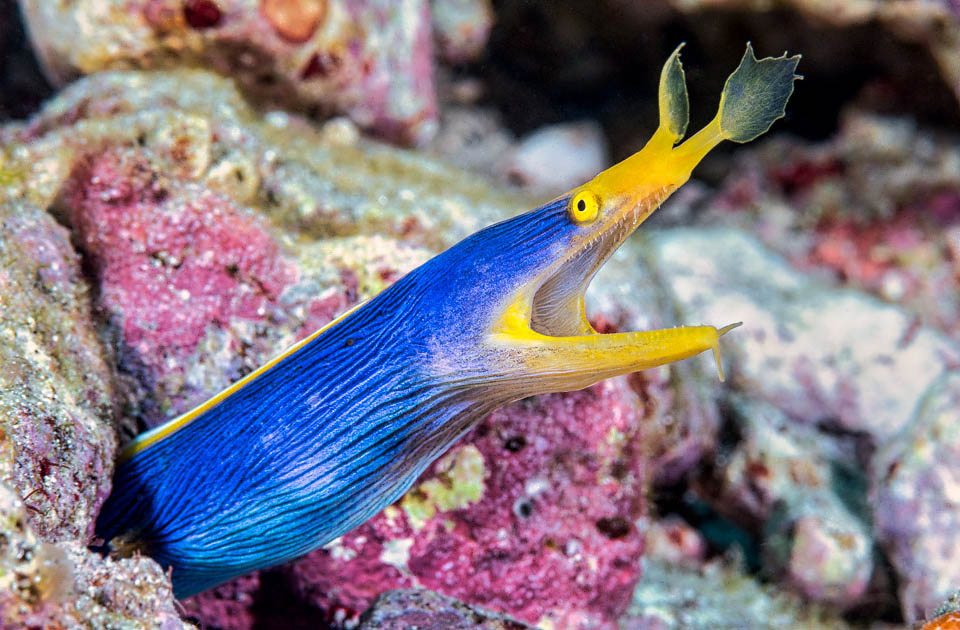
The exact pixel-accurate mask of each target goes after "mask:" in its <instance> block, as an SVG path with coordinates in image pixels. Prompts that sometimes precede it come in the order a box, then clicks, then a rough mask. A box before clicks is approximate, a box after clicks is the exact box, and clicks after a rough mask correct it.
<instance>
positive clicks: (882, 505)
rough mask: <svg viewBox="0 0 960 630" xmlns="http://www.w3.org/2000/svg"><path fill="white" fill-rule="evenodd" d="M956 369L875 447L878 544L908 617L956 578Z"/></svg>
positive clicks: (959, 514) (919, 613) (929, 605)
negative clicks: (886, 555) (893, 433)
mask: <svg viewBox="0 0 960 630" xmlns="http://www.w3.org/2000/svg"><path fill="white" fill-rule="evenodd" d="M958 462H960V373H957V372H954V373H952V374H950V375H947V376H944V377H943V378H942V379H940V380H939V381H938V382H937V383H935V384H934V385H933V386H932V387H931V388H930V391H929V392H928V393H927V395H926V397H925V398H924V400H923V402H922V404H921V405H920V406H919V408H918V409H917V413H916V416H915V417H914V418H913V421H912V422H911V423H910V425H909V426H908V427H906V428H905V429H904V431H903V432H902V433H901V434H900V435H898V436H897V438H896V439H895V440H892V441H891V442H890V444H888V445H887V446H886V448H884V449H882V450H880V451H879V452H878V453H877V456H876V459H875V462H874V466H873V490H872V503H873V510H874V518H875V520H876V524H877V530H878V532H879V537H880V542H881V544H882V545H884V547H885V548H886V549H887V552H888V553H889V555H890V560H891V562H892V563H893V565H894V566H895V567H896V569H897V573H898V575H899V576H900V580H899V583H900V602H901V605H902V607H903V614H904V617H906V619H907V620H909V621H916V620H918V619H923V618H924V617H926V616H929V615H931V614H932V613H933V611H934V609H935V608H936V607H937V605H938V604H939V603H940V602H941V601H942V600H944V599H946V598H947V597H949V596H950V594H951V593H953V591H954V590H956V588H957V584H958V583H960V546H958V545H957V531H958V529H960V499H958V497H960V464H958Z"/></svg>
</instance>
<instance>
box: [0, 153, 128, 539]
mask: <svg viewBox="0 0 960 630" xmlns="http://www.w3.org/2000/svg"><path fill="white" fill-rule="evenodd" d="M0 177H6V178H10V179H12V178H14V177H16V176H15V175H13V174H12V173H11V172H10V171H5V170H3V167H2V166H0ZM2 195H3V193H0V225H2V230H0V364H2V365H3V370H0V431H2V435H0V449H2V450H0V471H2V478H3V479H4V480H5V481H7V482H8V483H10V484H11V486H12V487H13V488H15V489H16V492H17V493H18V494H19V495H20V497H21V498H22V499H23V500H24V502H25V504H26V505H27V509H28V510H29V517H28V521H29V523H30V525H31V526H32V527H33V528H34V529H35V530H36V531H37V533H38V534H39V535H40V536H41V537H42V538H43V539H44V540H49V541H55V540H64V539H74V538H83V537H85V536H87V535H88V533H90V531H91V528H92V525H93V519H94V517H95V516H96V513H97V510H98V509H99V507H100V503H102V501H103V500H104V499H105V498H106V494H107V492H109V488H110V475H111V474H112V472H113V451H114V448H115V446H116V444H115V438H114V433H113V427H112V426H111V422H112V419H113V407H112V405H113V402H112V400H111V396H112V390H111V384H110V370H109V367H108V364H107V362H106V361H105V359H104V352H103V347H102V346H101V345H100V342H99V339H98V338H97V336H96V334H95V332H94V329H93V326H92V325H91V322H90V319H89V317H90V302H89V299H88V296H87V290H86V285H85V284H84V283H83V282H82V281H81V279H80V268H79V264H78V260H77V257H76V254H74V252H73V249H72V247H71V246H70V240H69V236H68V234H67V231H66V230H65V229H64V228H62V227H61V226H59V225H57V223H56V222H55V221H54V220H53V218H52V217H50V216H49V215H48V214H46V213H45V212H43V211H42V210H41V209H38V208H36V207H34V206H33V205H31V204H30V203H27V202H23V201H20V200H17V199H4V197H3V196H2Z"/></svg>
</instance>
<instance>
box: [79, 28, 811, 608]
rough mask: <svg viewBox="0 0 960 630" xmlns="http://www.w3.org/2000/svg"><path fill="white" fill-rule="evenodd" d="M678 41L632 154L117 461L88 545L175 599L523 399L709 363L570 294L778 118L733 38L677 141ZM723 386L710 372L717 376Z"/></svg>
mask: <svg viewBox="0 0 960 630" xmlns="http://www.w3.org/2000/svg"><path fill="white" fill-rule="evenodd" d="M679 53H680V48H679V47H678V48H677V50H675V51H674V52H673V54H672V55H671V56H670V57H669V59H668V60H667V62H666V64H665V65H664V68H663V71H662V74H661V77H660V85H659V110H660V125H659V128H658V129H657V130H656V132H655V133H654V135H653V137H652V138H651V139H650V141H649V142H648V143H647V145H646V146H644V147H643V149H642V150H641V151H639V152H638V153H636V154H634V155H633V156H631V157H629V158H627V159H626V160H624V161H623V162H621V163H619V164H617V165H615V166H613V167H611V168H610V169H608V170H606V171H603V172H602V173H600V174H599V175H597V176H596V177H595V178H594V179H592V180H591V181H589V182H587V183H586V184H583V185H582V186H580V187H578V188H575V189H573V190H572V191H570V192H569V193H568V194H566V195H563V196H561V197H559V198H557V199H555V200H553V201H551V202H549V203H547V204H545V205H543V206H541V207H539V208H536V209H534V210H531V211H529V212H527V213H525V214H521V215H518V216H516V217H513V218H511V219H507V220H505V221H503V222H500V223H497V224H495V225H492V226H490V227H487V228H485V229H483V230H480V231H479V232H477V233H475V234H473V235H471V236H469V237H468V238H466V239H464V240H463V241H461V242H460V243H458V244H457V245H455V246H453V247H451V248H450V249H448V250H447V251H445V252H443V253H442V254H440V255H438V256H436V257H435V258H433V259H431V260H430V261H428V262H426V263H425V264H423V265H422V266H420V267H419V268H417V269H415V270H413V271H412V272H410V273H409V274H407V275H406V276H405V277H403V278H401V279H400V280H399V281H397V282H396V283H395V284H394V285H393V286H391V287H390V288H388V289H387V290H385V291H383V292H382V293H380V294H379V295H377V296H376V297H374V298H373V299H371V300H369V301H368V302H366V303H364V304H362V305H361V306H359V307H357V308H355V309H353V310H352V311H350V312H348V313H346V314H345V315H343V316H341V317H340V318H338V319H337V320H335V321H333V322H332V323H330V324H329V325H327V326H326V327H324V328H323V329H321V330H319V331H317V332H316V333H314V334H312V335H311V336H309V337H307V338H306V339H304V340H303V341H301V342H300V343H298V344H296V345H294V346H293V347H292V348H290V349H289V350H287V351H286V352H284V353H283V354H281V355H280V356H278V357H276V358H275V359H273V360H272V361H270V362H269V363H267V364H266V365H264V366H263V367H261V368H260V369H258V370H256V371H255V372H253V373H251V374H250V375H248V376H247V377H246V378H244V379H242V380H241V381H239V382H237V383H236V384H234V385H233V386H232V387H229V388H228V389H226V390H225V391H223V392H221V393H220V394H217V395H216V396H214V397H213V398H212V399H211V400H209V401H208V402H206V403H204V404H202V405H200V406H199V407H197V408H196V409H194V410H193V411H190V412H189V413H187V414H185V415H183V416H181V417H179V418H176V419H174V420H172V421H170V422H169V423H167V424H165V425H162V426H160V427H157V428H155V429H153V430H151V431H148V432H146V433H144V434H142V435H141V436H139V437H138V438H136V439H135V440H133V442H132V443H130V444H129V445H128V446H127V447H126V449H125V450H124V451H123V452H122V453H121V455H120V460H119V463H118V467H117V471H116V475H115V478H114V486H113V492H112V494H111V495H110V496H109V498H108V499H107V501H106V502H105V504H104V506H103V509H102V511H101V513H100V516H99V519H98V521H97V525H96V535H97V536H98V537H99V538H101V539H103V540H104V541H106V545H107V547H108V548H109V549H112V550H113V551H114V552H117V553H121V554H122V553H123V552H124V551H130V550H132V549H136V550H140V551H142V552H143V553H146V554H148V555H150V556H151V557H153V558H154V559H155V560H156V561H157V562H159V563H160V564H161V565H162V566H163V567H164V568H165V569H167V568H169V569H172V572H171V577H172V580H173V586H174V592H175V594H176V595H177V596H178V597H185V596H188V595H192V594H194V593H198V592H200V591H202V590H204V589H207V588H210V587H212V586H215V585H217V584H219V583H221V582H224V581H226V580H229V579H231V578H233V577H236V576H239V575H242V574H244V573H247V572H250V571H253V570H256V569H261V568H265V567H269V566H272V565H276V564H280V563H283V562H285V561H288V560H290V559H293V558H296V557H297V556H300V555H303V554H305V553H307V552H309V551H311V550H314V549H317V548H318V547H320V546H322V545H324V544H326V543H327V542H329V541H330V540H332V539H334V538H336V537H337V536H340V535H342V534H344V533H346V532H347V531H349V530H351V529H353V528H354V527H356V526H358V525H360V524H361V523H363V522H364V521H366V520H367V519H369V518H371V517H372V516H373V515H375V514H376V513H377V512H379V511H380V510H381V509H383V508H384V507H385V506H387V505H388V504H390V503H391V502H393V501H395V500H396V499H397V498H399V497H400V496H401V495H402V494H403V493H404V492H405V491H406V490H408V489H409V488H410V486H411V485H412V484H413V482H414V481H415V480H416V478H417V477H418V475H420V473H422V472H423V470H424V469H425V468H426V466H427V465H428V464H429V463H430V462H431V461H433V460H434V459H435V458H437V457H439V456H440V455H441V454H442V453H443V452H444V451H445V450H446V449H447V448H448V447H450V446H451V445H452V444H453V443H454V442H455V441H456V440H457V439H458V438H459V437H461V436H462V435H463V434H464V433H466V432H467V431H468V430H469V429H470V428H471V427H472V426H473V425H474V424H475V423H476V422H477V421H478V420H479V419H481V418H482V417H484V416H485V415H486V414H488V413H490V412H491V411H493V410H494V409H495V408H497V407H500V406H502V405H504V404H506V403H509V402H512V401H515V400H518V399H520V398H523V397H526V396H530V395H533V394H541V393H547V392H559V391H570V390H574V389H579V388H583V387H586V386H588V385H591V384H593V383H596V382H598V381H600V380H603V379H605V378H608V377H612V376H615V375H619V374H625V373H629V372H633V371H636V370H642V369H645V368H650V367H654V366H658V365H663V364H666V363H669V362H672V361H677V360H680V359H684V358H687V357H690V356H693V355H695V354H698V353H700V352H703V351H705V350H713V352H714V354H715V358H716V361H717V367H718V370H720V355H719V351H718V347H719V345H718V344H719V339H720V337H721V336H722V335H723V334H724V333H726V332H727V331H729V330H730V329H731V328H734V327H735V326H736V325H737V324H733V325H731V326H727V327H724V328H720V329H717V328H715V327H713V326H684V327H680V328H672V329H667V330H653V331H647V332H622V333H612V334H598V333H597V332H596V331H595V330H593V328H592V327H591V325H590V323H589V322H588V321H587V317H586V314H585V311H584V292H585V291H586V288H587V285H588V284H589V283H590V280H591V278H592V277H593V275H594V274H595V273H596V272H597V270H598V269H599V268H600V267H601V265H603V263H604V262H605V261H606V260H607V259H608V258H609V257H610V255H611V254H612V253H613V251H614V250H615V249H616V248H617V247H618V246H619V245H620V244H621V243H623V241H624V240H625V239H626V238H627V236H629V235H630V234H631V233H632V232H633V231H634V229H635V228H636V227H637V226H638V225H639V224H640V223H642V222H643V221H644V220H645V219H646V218H647V216H649V215H650V213H652V212H653V211H654V210H655V209H656V208H657V207H658V206H659V205H660V204H661V203H662V202H663V201H664V200H665V199H666V198H667V197H669V196H670V194H671V193H672V192H673V191H674V190H676V189H677V188H678V187H679V186H681V185H682V184H683V183H685V182H686V181H687V179H689V177H690V173H691V171H692V169H693V167H694V166H696V164H697V163H698V162H699V161H700V160H701V159H702V158H703V157H704V156H705V155H706V154H707V152H709V151H710V150H711V149H712V148H713V147H714V146H716V145H717V144H718V143H720V142H721V141H722V140H732V141H734V142H747V141H749V140H752V139H754V138H756V137H757V136H759V135H760V134H762V133H764V132H765V131H767V129H769V128H770V126H771V125H772V124H773V122H774V121H775V120H777V119H778V118H780V117H782V116H783V115H784V108H785V106H786V103H787V100H788V99H789V97H790V95H791V94H792V92H793V83H794V80H795V79H797V78H799V77H798V76H796V75H795V74H794V71H795V70H796V66H797V63H798V61H799V56H795V57H789V58H788V57H787V56H786V54H784V55H783V56H781V57H778V58H766V59H763V60H761V61H757V59H756V57H755V56H754V54H753V50H752V48H751V47H750V45H749V44H748V45H747V50H746V52H745V53H744V56H743V60H742V61H741V62H740V65H739V67H738V68H737V69H736V70H735V71H734V73H733V74H732V75H730V77H729V78H728V79H727V81H726V84H725V86H724V88H723V93H722V96H721V98H720V106H719V110H718V112H717V114H716V117H715V118H714V119H713V120H712V121H711V122H710V123H709V124H708V125H707V126H706V127H704V128H703V129H702V130H700V131H699V132H697V133H696V134H695V135H693V136H692V137H690V138H689V139H688V140H686V141H685V142H683V143H682V144H678V142H679V141H680V140H681V139H682V138H683V135H684V133H685V131H686V127H687V123H688V119H689V112H688V99H687V89H686V83H685V78H684V73H683V68H682V66H681V64H680V57H679ZM720 378H721V379H722V378H723V373H722V371H721V372H720Z"/></svg>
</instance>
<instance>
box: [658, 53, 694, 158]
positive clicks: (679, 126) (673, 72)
mask: <svg viewBox="0 0 960 630" xmlns="http://www.w3.org/2000/svg"><path fill="white" fill-rule="evenodd" d="M681 48H683V44H680V45H679V46H677V48H676V49H675V50H674V51H673V54H671V55H670V58H669V59H667V62H666V63H665V64H663V70H662V71H661V72H660V89H659V97H658V100H659V102H660V127H661V128H662V129H663V130H664V131H666V132H667V133H668V134H669V135H670V137H671V139H672V140H673V142H674V144H676V142H677V141H678V140H680V139H681V138H682V137H683V134H685V133H686V132H687V124H688V123H689V122H690V101H689V99H688V98H687V81H686V78H685V77H684V74H683V64H681V63H680V49H681Z"/></svg>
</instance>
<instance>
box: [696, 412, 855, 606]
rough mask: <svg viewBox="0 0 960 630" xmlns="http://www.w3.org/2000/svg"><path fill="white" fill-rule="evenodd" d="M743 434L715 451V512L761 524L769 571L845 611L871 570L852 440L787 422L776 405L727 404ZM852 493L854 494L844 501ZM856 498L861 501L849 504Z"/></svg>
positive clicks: (755, 525) (757, 526) (756, 526)
mask: <svg viewBox="0 0 960 630" xmlns="http://www.w3.org/2000/svg"><path fill="white" fill-rule="evenodd" d="M731 411H732V412H733V413H732V416H733V418H735V419H733V420H731V421H733V422H736V423H737V427H736V428H737V431H739V432H740V434H741V436H742V439H741V441H740V442H739V443H738V444H737V446H736V447H735V449H734V450H733V451H732V452H729V453H721V454H720V455H719V456H718V458H722V459H723V461H724V467H723V469H722V473H721V474H722V475H723V479H722V481H720V483H719V484H718V486H719V487H718V488H716V489H714V490H713V492H710V493H709V494H711V495H712V500H711V503H712V504H713V505H714V507H715V509H717V510H718V511H719V512H721V513H722V514H724V515H725V516H726V517H727V518H729V519H730V520H732V521H734V522H738V523H740V524H742V525H743V526H745V527H747V528H749V529H761V531H762V543H761V544H762V545H763V547H764V550H765V552H766V553H765V557H764V564H765V567H766V570H767V573H768V574H769V575H776V576H780V580H782V581H783V582H785V583H786V584H788V585H790V586H792V587H793V589H794V590H796V591H797V592H799V593H801V594H803V595H804V596H806V597H807V598H809V599H811V600H813V601H818V602H824V603H830V604H833V605H835V606H837V607H840V608H844V607H849V606H851V605H854V604H856V603H858V602H859V600H860V598H861V597H862V596H863V595H864V593H865V592H866V591H867V586H868V583H869V581H870V578H871V575H872V573H873V564H874V562H873V553H874V550H873V542H874V541H873V532H872V531H871V529H870V527H869V525H868V521H869V518H868V515H867V514H866V513H859V514H858V513H856V512H855V511H853V510H852V509H851V505H853V506H855V507H859V508H860V510H861V512H865V511H866V510H865V507H866V506H865V505H864V503H865V502H864V501H863V499H862V498H857V496H856V495H857V491H858V490H859V491H860V492H861V493H862V492H863V489H864V487H865V486H866V479H860V480H859V483H857V481H858V480H857V471H858V464H857V458H856V448H855V443H851V442H852V440H848V442H847V443H844V442H843V440H841V439H839V438H838V437H837V436H831V435H828V434H826V433H822V432H820V431H818V430H817V429H816V428H815V427H811V426H808V425H803V424H799V423H796V422H791V421H790V419H789V418H787V417H785V416H784V414H782V413H781V412H780V411H779V410H778V409H777V408H776V407H773V406H772V405H769V404H766V403H759V402H753V403H751V402H747V401H746V400H744V399H742V398H740V397H735V398H734V399H733V401H731ZM851 496H852V497H853V498H852V499H851ZM857 503H859V504H860V505H856V504H857Z"/></svg>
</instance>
